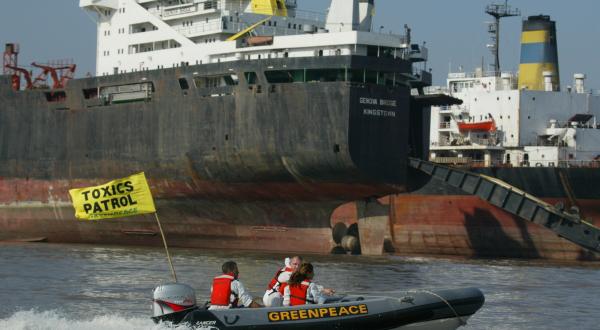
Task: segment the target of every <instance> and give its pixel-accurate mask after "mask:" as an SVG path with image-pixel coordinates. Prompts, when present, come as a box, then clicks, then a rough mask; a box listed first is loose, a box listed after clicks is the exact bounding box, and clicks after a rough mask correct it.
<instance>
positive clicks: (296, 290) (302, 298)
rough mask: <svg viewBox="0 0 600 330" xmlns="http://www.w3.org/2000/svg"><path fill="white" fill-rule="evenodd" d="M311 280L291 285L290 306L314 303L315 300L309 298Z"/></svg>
mask: <svg viewBox="0 0 600 330" xmlns="http://www.w3.org/2000/svg"><path fill="white" fill-rule="evenodd" d="M309 285H310V281H302V283H300V284H294V285H290V286H289V288H290V306H298V305H306V303H307V302H308V303H311V304H314V303H315V302H314V301H312V300H310V299H308V298H307V297H308V287H309Z"/></svg>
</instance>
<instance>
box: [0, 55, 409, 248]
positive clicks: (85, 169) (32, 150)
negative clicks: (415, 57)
mask: <svg viewBox="0 0 600 330" xmlns="http://www.w3.org/2000/svg"><path fill="white" fill-rule="evenodd" d="M284 67H285V68H288V69H312V68H344V69H347V70H348V71H351V70H372V71H386V72H390V71H392V72H396V73H410V72H411V65H410V63H408V62H406V61H403V60H399V59H384V58H369V57H358V56H342V57H319V58H310V59H273V60H271V59H269V60H263V61H251V62H239V63H220V64H209V65H197V66H186V67H179V68H173V69H163V70H155V71H144V72H136V73H131V74H124V75H118V76H107V77H97V78H87V79H78V80H73V81H71V82H70V83H69V86H68V88H67V89H66V90H64V95H65V96H66V99H62V98H59V99H58V100H56V99H55V98H54V99H53V95H56V94H54V93H55V92H50V91H39V90H34V91H20V92H15V91H13V90H12V89H11V88H10V79H9V77H6V76H4V77H0V177H1V178H2V180H0V202H1V205H0V225H1V226H2V227H3V228H5V229H6V230H3V231H2V234H0V239H11V238H14V237H18V236H20V237H23V236H47V237H49V240H50V241H73V242H94V243H96V242H108V243H133V244H138V243H139V244H143V243H153V242H154V241H155V240H156V237H155V234H156V232H155V228H154V227H153V226H154V224H153V222H152V219H151V218H149V217H144V216H140V217H135V218H132V219H124V220H110V221H107V222H104V223H103V224H89V223H85V222H84V223H82V222H77V221H76V220H75V219H74V218H73V211H72V210H71V209H70V206H69V198H68V193H67V192H68V189H70V188H75V187H82V186H87V185H92V184H98V183H102V182H104V181H108V180H112V179H114V178H118V177H123V176H127V175H130V174H132V173H136V172H140V171H144V172H146V176H147V177H148V178H149V181H150V186H151V189H152V191H153V193H154V196H155V199H156V201H157V205H158V206H159V214H160V215H161V217H162V218H163V219H164V221H165V222H166V224H167V225H166V227H167V232H168V233H169V234H170V236H171V238H170V240H172V241H175V245H181V246H196V245H198V243H197V242H198V241H204V242H207V240H206V238H207V237H213V238H215V242H218V241H219V240H220V239H223V238H227V241H231V240H235V239H241V240H249V241H248V242H250V241H252V240H253V239H254V240H260V239H261V238H268V237H281V236H286V234H282V233H286V232H288V233H289V232H292V233H293V232H294V231H295V230H297V229H301V230H302V231H303V232H304V233H313V234H315V233H314V231H316V232H318V234H317V236H319V237H321V236H322V237H323V240H326V242H327V243H323V247H318V248H315V247H311V248H306V249H313V250H314V249H318V250H326V249H328V248H329V246H327V247H326V248H325V246H326V245H327V244H329V242H330V240H331V238H330V237H331V235H330V223H329V216H330V214H331V212H332V211H333V210H334V209H335V208H336V207H337V206H338V205H340V204H342V203H344V202H347V201H352V200H359V199H364V198H368V197H377V196H384V195H387V194H391V193H397V192H403V191H405V190H406V176H407V172H406V171H407V170H406V168H407V166H406V161H407V155H408V152H409V151H408V149H409V146H408V144H409V143H408V140H409V130H410V127H411V118H410V89H409V88H408V87H404V86H395V87H390V86H384V85H379V84H376V83H353V82H349V81H331V82H306V83H290V84H270V83H268V82H267V79H266V78H265V76H264V72H265V71H267V70H272V69H273V68H284ZM227 72H230V73H235V74H237V75H238V76H239V77H240V82H239V85H236V86H226V87H216V88H209V89H207V88H195V87H194V85H193V83H191V88H189V89H182V87H181V85H180V83H179V79H186V80H187V81H189V82H192V81H193V78H194V76H196V75H211V74H223V73H227ZM245 72H256V73H257V79H258V80H257V82H256V84H249V83H248V82H247V81H246V80H245V79H243V77H244V74H245ZM140 81H143V82H152V83H153V85H154V92H153V94H152V97H151V98H150V99H148V100H144V101H142V102H132V103H125V104H99V103H98V102H97V100H90V99H89V98H86V97H85V96H84V95H85V93H84V90H91V89H94V88H97V87H102V86H115V85H123V84H129V83H136V82H140ZM365 98H367V99H371V100H381V99H383V100H391V101H393V104H392V105H391V106H390V105H389V104H388V105H386V106H385V107H384V108H382V106H378V105H373V104H368V103H369V102H364V101H363V100H364V99H365ZM373 110H375V111H373ZM380 110H384V111H383V112H382V111H380ZM381 114H385V115H381ZM101 228H102V229H101ZM169 228H170V229H169ZM190 228H194V229H190ZM98 229H101V230H100V232H98V231H97V230H98ZM311 231H313V232H311ZM94 232H95V233H96V235H95V236H94V238H90V237H88V236H89V235H94V234H93V233H94ZM83 233H85V234H83ZM272 233H276V235H274V234H272ZM325 233H327V234H325ZM286 239H287V238H286ZM289 239H292V240H293V238H289ZM208 241H210V240H208ZM178 243H179V244H178ZM203 244H204V243H202V244H201V245H203ZM215 245H217V246H218V245H219V244H215ZM230 246H231V245H230ZM296 246H298V249H297V250H298V251H301V250H303V248H302V246H301V244H297V245H296ZM244 247H245V248H252V247H253V245H252V244H250V243H249V244H246V245H244ZM256 247H257V248H261V249H271V248H270V247H265V246H264V244H262V243H261V242H256Z"/></svg>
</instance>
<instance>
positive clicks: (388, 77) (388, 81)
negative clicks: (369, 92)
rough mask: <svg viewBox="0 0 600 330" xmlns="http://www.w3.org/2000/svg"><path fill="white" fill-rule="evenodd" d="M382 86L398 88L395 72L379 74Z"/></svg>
mask: <svg viewBox="0 0 600 330" xmlns="http://www.w3.org/2000/svg"><path fill="white" fill-rule="evenodd" d="M378 83H379V84H380V85H385V86H397V85H398V83H397V82H396V75H395V73H394V72H380V73H379V82H378Z"/></svg>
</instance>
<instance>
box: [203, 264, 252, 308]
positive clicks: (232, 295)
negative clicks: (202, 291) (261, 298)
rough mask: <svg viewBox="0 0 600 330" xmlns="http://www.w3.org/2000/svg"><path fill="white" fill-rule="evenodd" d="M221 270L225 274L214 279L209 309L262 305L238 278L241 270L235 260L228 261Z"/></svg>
mask: <svg viewBox="0 0 600 330" xmlns="http://www.w3.org/2000/svg"><path fill="white" fill-rule="evenodd" d="M221 270H222V271H223V274H222V275H219V276H217V277H215V278H214V279H213V284H212V287H211V288H210V291H211V292H210V307H209V308H208V309H211V310H212V309H229V308H238V307H250V308H259V307H262V306H261V305H259V304H257V303H256V302H254V300H253V299H252V296H251V295H250V293H248V291H247V290H246V288H245V287H244V284H242V282H240V281H239V280H238V276H239V271H238V267H237V264H236V263H235V262H233V261H228V262H226V263H224V264H223V266H222V267H221Z"/></svg>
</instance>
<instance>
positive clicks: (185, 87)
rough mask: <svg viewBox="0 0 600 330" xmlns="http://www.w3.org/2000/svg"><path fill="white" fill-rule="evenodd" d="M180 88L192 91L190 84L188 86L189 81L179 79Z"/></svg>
mask: <svg viewBox="0 0 600 330" xmlns="http://www.w3.org/2000/svg"><path fill="white" fill-rule="evenodd" d="M179 87H181V89H183V90H187V89H190V84H188V81H187V79H185V78H179Z"/></svg>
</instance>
